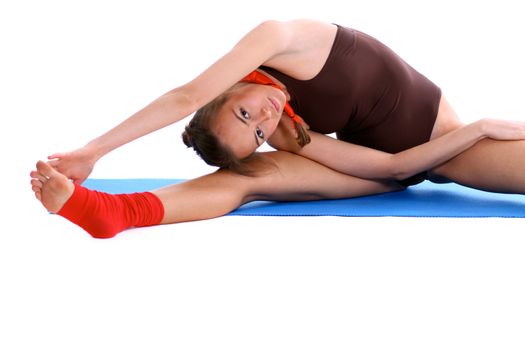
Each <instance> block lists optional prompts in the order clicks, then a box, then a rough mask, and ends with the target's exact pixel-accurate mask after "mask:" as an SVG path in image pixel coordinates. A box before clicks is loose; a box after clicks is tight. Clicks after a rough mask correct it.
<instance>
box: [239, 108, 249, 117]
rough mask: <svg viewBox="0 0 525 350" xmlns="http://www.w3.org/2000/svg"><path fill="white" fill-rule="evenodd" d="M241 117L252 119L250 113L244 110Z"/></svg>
mask: <svg viewBox="0 0 525 350" xmlns="http://www.w3.org/2000/svg"><path fill="white" fill-rule="evenodd" d="M241 116H242V117H243V118H244V119H250V114H249V113H248V112H246V111H245V110H244V109H242V108H241Z"/></svg>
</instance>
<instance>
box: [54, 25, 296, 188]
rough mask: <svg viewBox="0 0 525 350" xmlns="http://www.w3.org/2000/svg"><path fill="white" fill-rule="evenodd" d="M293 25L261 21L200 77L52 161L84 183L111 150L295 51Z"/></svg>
mask: <svg viewBox="0 0 525 350" xmlns="http://www.w3.org/2000/svg"><path fill="white" fill-rule="evenodd" d="M291 28H295V27H294V26H291V25H289V24H287V23H282V22H277V21H266V22H263V23H261V24H260V25H258V26H257V27H255V28H254V29H253V30H251V31H250V32H249V33H248V34H246V35H245V36H244V37H243V38H242V39H241V40H240V41H239V42H238V43H237V44H236V45H235V46H234V47H233V48H232V49H231V50H230V51H229V52H228V53H226V54H225V55H224V56H223V57H221V58H220V59H219V60H218V61H217V62H215V63H214V64H212V65H211V66H210V67H209V68H207V69H206V70H205V71H204V72H203V73H201V74H200V75H199V76H197V77H196V78H195V79H193V80H192V81H190V82H189V83H187V84H185V85H182V86H180V87H178V88H175V89H173V90H171V91H169V92H167V93H166V94H164V95H162V96H160V97H159V98H157V99H156V100H155V101H153V102H152V103H150V104H149V105H147V106H146V107H144V108H143V109H142V110H140V111H138V112H137V113H135V114H133V115H132V116H130V117H129V118H128V119H126V120H124V121H123V122H122V123H120V124H119V125H117V126H116V127H114V128H113V129H111V130H109V131H108V132H106V133H104V134H103V135H101V136H99V137H97V138H95V139H94V140H92V141H90V142H89V143H88V144H87V145H86V146H84V147H81V148H80V149H77V150H75V151H73V152H67V153H55V154H53V155H50V156H49V157H48V158H49V159H50V160H51V162H50V164H51V165H52V166H53V167H55V168H56V169H57V170H59V171H60V172H62V173H63V174H64V175H66V176H67V177H69V178H70V179H73V180H75V181H76V182H77V183H81V182H82V181H84V180H85V179H86V178H87V176H88V175H89V173H90V172H91V170H92V169H93V166H94V164H95V163H96V162H97V161H98V159H100V158H101V157H103V156H104V155H106V154H107V153H109V152H111V151H112V150H114V149H116V148H118V147H120V146H122V145H124V144H127V143H129V142H131V141H133V140H135V139H137V138H140V137H142V136H144V135H147V134H149V133H151V132H153V131H156V130H159V129H161V128H163V127H166V126H168V125H170V124H173V123H175V122H177V121H179V120H181V119H183V118H185V117H186V116H189V115H190V114H191V113H193V112H195V111H196V110H197V109H199V108H200V107H202V106H203V105H205V104H206V103H208V102H209V101H211V100H213V99H214V98H215V97H217V96H219V95H220V94H221V93H223V92H224V91H225V90H227V89H228V88H229V87H231V86H232V85H233V84H235V83H236V82H238V81H239V80H240V79H241V78H242V77H244V76H245V75H246V74H248V73H249V72H251V71H252V70H254V69H256V68H257V67H259V66H260V65H261V64H265V63H268V62H271V61H272V59H279V57H280V55H282V54H284V55H285V54H286V53H287V52H288V51H290V50H292V49H293V47H291V44H290V43H292V42H293V40H291V39H290V38H292V36H293V35H296V33H298V31H297V30H295V29H294V30H292V29H291Z"/></svg>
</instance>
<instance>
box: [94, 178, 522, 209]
mask: <svg viewBox="0 0 525 350" xmlns="http://www.w3.org/2000/svg"><path fill="white" fill-rule="evenodd" d="M181 181H184V180H177V179H88V180H86V182H85V183H84V185H85V186H86V187H88V188H91V189H95V190H99V191H104V192H108V193H130V192H142V191H149V190H152V189H155V188H159V187H163V186H167V185H170V184H174V183H179V182H181ZM228 215H246V216H368V217H375V216H400V217H506V218H522V217H525V196H523V195H516V194H500V193H491V192H484V191H478V190H474V189H470V188H468V187H464V186H460V185H457V184H441V185H438V184H434V183H431V182H429V181H425V182H423V183H421V184H419V185H416V186H412V187H410V188H408V189H407V190H405V191H401V192H394V193H386V194H380V195H373V196H366V197H358V198H348V199H334V200H320V201H307V202H267V201H257V202H251V203H247V204H245V205H243V206H242V207H240V208H238V209H237V210H234V211H233V212H231V213H230V214H228Z"/></svg>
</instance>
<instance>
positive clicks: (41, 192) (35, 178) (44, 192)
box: [30, 160, 75, 213]
mask: <svg viewBox="0 0 525 350" xmlns="http://www.w3.org/2000/svg"><path fill="white" fill-rule="evenodd" d="M30 175H31V178H32V179H31V186H32V189H33V192H35V197H36V198H37V199H38V200H39V201H40V202H41V203H42V205H43V206H44V207H45V208H46V209H47V210H48V211H50V212H51V213H56V212H58V211H60V209H62V207H63V206H64V204H65V203H66V202H67V200H68V199H69V198H70V197H71V195H72V194H73V192H74V190H75V185H73V183H72V182H71V181H69V180H68V178H67V177H66V176H64V175H62V174H61V173H59V172H58V171H56V170H55V169H53V168H52V167H51V166H50V165H49V164H47V163H45V162H43V161H41V160H40V161H38V162H37V163H36V170H33V171H32V172H31V174H30Z"/></svg>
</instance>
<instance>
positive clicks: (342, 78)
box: [261, 26, 441, 185]
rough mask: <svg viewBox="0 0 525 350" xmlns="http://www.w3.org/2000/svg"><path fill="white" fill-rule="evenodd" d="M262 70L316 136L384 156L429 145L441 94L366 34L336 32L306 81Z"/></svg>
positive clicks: (420, 177) (414, 180)
mask: <svg viewBox="0 0 525 350" xmlns="http://www.w3.org/2000/svg"><path fill="white" fill-rule="evenodd" d="M261 69H263V70H264V71H266V72H268V73H269V74H271V75H272V76H274V77H275V78H277V79H278V80H279V81H281V82H282V83H283V84H284V85H285V86H286V88H287V90H288V92H289V93H290V96H291V100H290V104H291V106H292V107H293V109H294V110H295V112H296V113H297V114H299V115H300V116H301V117H302V118H303V119H304V120H305V121H306V123H307V124H308V125H309V126H310V128H311V129H312V130H314V131H317V132H319V133H323V134H330V133H334V132H335V133H336V135H337V138H338V139H340V140H343V141H347V142H351V143H354V144H358V145H362V146H366V147H370V148H375V149H378V150H381V151H384V152H388V153H397V152H400V151H403V150H406V149H408V148H411V147H414V146H417V145H420V144H422V143H424V142H427V141H429V139H430V134H431V132H432V128H433V126H434V122H435V120H436V116H437V112H438V107H439V101H440V98H441V90H440V88H439V87H438V86H436V85H435V84H433V83H432V82H431V81H430V80H428V79H427V78H426V77H424V76H423V75H421V74H420V73H419V72H417V71H416V70H415V69H414V68H412V67H411V66H410V65H408V64H407V63H406V62H405V61H404V60H403V59H401V58H400V57H399V56H398V55H397V54H396V53H394V52H393V51H392V50H391V49H389V48H388V47H386V46H385V45H384V44H382V43H381V42H379V41H378V40H376V39H374V38H372V37H371V36H369V35H367V34H364V33H361V32H359V31H357V30H354V29H350V28H345V27H342V26H338V29H337V33H336V37H335V39H334V43H333V46H332V49H331V51H330V54H329V56H328V58H327V60H326V63H325V64H324V66H323V68H322V69H321V71H320V72H319V74H317V75H316V76H315V77H314V78H312V79H310V80H297V79H294V78H292V77H290V76H288V75H285V74H283V73H281V72H279V71H277V70H275V69H272V68H269V67H264V66H263V67H261ZM424 178H425V176H424V174H419V175H416V176H414V177H412V178H410V179H407V180H405V181H403V182H402V183H403V184H404V185H411V184H415V183H418V182H421V181H423V180H424Z"/></svg>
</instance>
